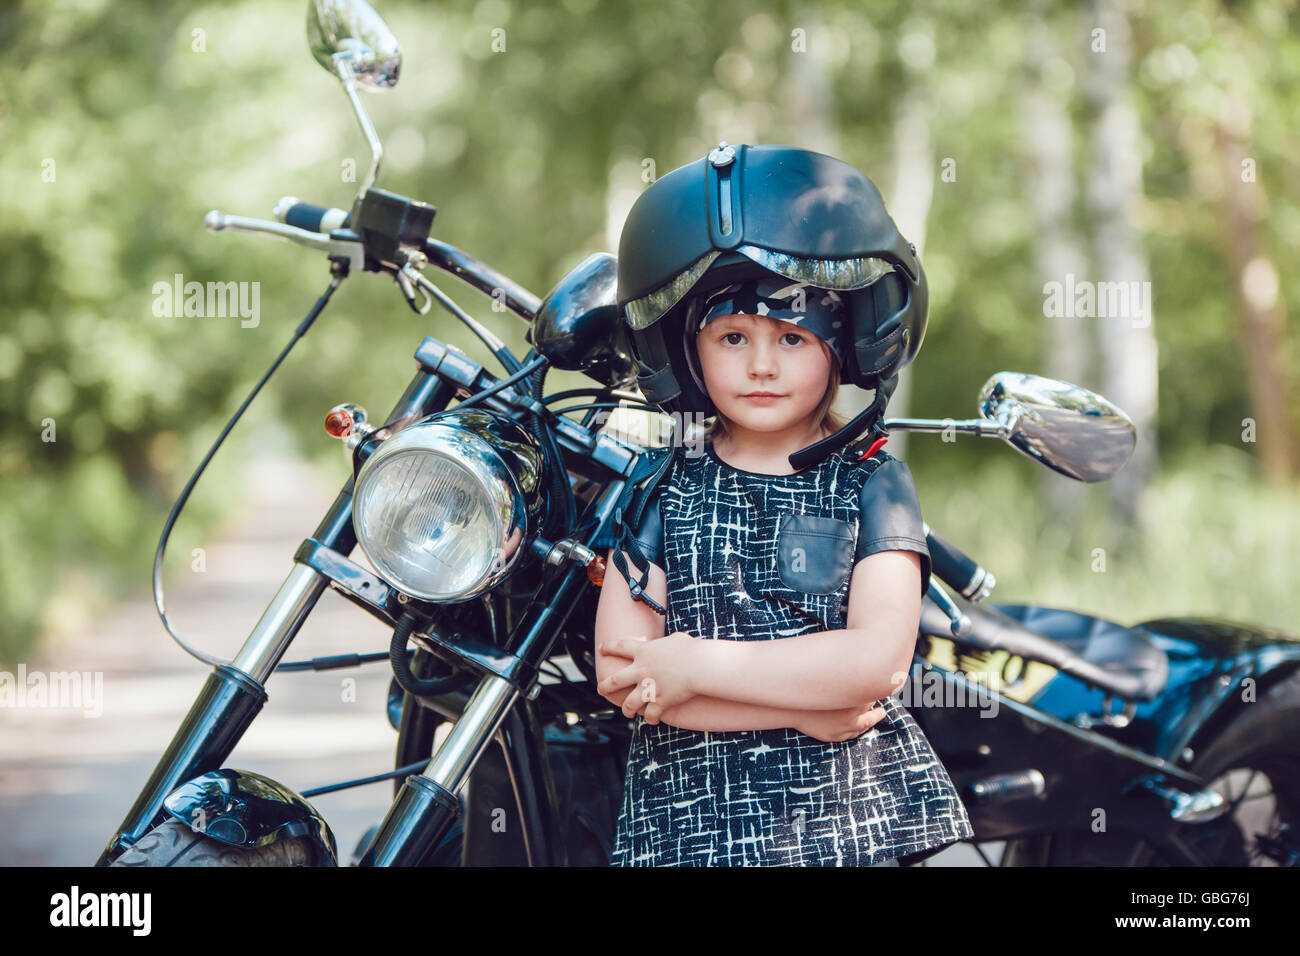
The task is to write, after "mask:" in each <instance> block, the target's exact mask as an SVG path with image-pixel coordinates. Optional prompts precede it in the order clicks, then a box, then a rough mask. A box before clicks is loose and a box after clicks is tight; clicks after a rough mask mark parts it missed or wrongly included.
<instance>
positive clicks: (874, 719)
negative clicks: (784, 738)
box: [794, 701, 885, 743]
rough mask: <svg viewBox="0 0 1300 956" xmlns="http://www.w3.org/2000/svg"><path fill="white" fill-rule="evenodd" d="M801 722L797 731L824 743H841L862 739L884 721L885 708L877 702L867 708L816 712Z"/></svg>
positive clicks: (811, 712)
mask: <svg viewBox="0 0 1300 956" xmlns="http://www.w3.org/2000/svg"><path fill="white" fill-rule="evenodd" d="M808 713H809V716H808V717H807V718H806V719H804V720H800V721H799V723H798V725H796V726H795V728H794V729H795V730H797V731H799V733H801V734H807V735H808V736H809V737H813V738H815V739H817V740H820V741H823V742H824V743H839V742H840V741H844V740H852V739H853V738H855V737H860V736H862V735H863V734H865V733H866V732H867V731H868V730H870V729H871V728H872V727H874V726H875V725H876V724H877V723H878V722H879V721H881V720H882V719H884V716H885V708H884V707H883V706H881V704H880V703H879V702H877V701H873V702H872V703H870V704H867V705H866V706H865V707H846V708H844V709H842V710H814V711H809V712H808Z"/></svg>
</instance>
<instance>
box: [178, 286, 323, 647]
mask: <svg viewBox="0 0 1300 956" xmlns="http://www.w3.org/2000/svg"><path fill="white" fill-rule="evenodd" d="M332 268H333V269H334V273H333V276H332V277H331V278H330V284H329V286H328V287H326V289H325V291H324V292H323V293H321V296H320V298H319V299H317V300H316V304H315V305H313V306H312V307H311V311H309V312H308V313H307V315H306V316H305V317H304V318H303V320H302V321H301V322H299V323H298V327H297V328H296V329H294V331H293V337H292V338H291V339H289V343H288V344H287V345H286V346H285V347H284V348H283V349H281V350H280V354H279V355H277V356H276V358H275V361H274V362H272V363H271V367H270V368H268V369H267V370H266V374H264V375H263V376H262V378H261V379H260V380H259V381H258V383H257V384H256V385H254V386H253V390H252V391H251V392H249V393H248V397H247V398H245V399H244V402H243V404H242V405H240V406H239V409H238V410H237V411H236V412H235V414H234V415H232V416H231V418H230V421H228V422H226V427H225V428H223V429H222V430H221V434H220V435H218V436H217V440H216V441H215V442H213V443H212V447H211V448H209V449H208V453H207V454H206V455H205V456H204V457H203V461H202V462H200V463H199V467H198V468H197V469H195V471H194V474H192V475H190V480H189V481H188V482H187V483H186V485H185V488H184V490H182V491H181V495H180V497H179V498H177V499H176V503H175V504H174V505H172V510H171V514H169V515H168V516H167V523H166V524H165V525H163V531H162V537H161V538H159V539H158V549H157V550H156V551H155V552H154V556H153V603H154V607H155V608H157V609H158V616H159V617H160V618H162V622H163V627H165V628H166V629H167V633H168V634H170V635H171V637H172V640H174V641H175V642H176V643H177V644H179V645H180V646H181V649H182V650H184V651H185V653H187V654H189V655H190V656H191V657H194V658H197V659H198V660H201V661H203V663H205V664H209V665H211V666H213V667H217V666H219V665H222V664H230V663H232V662H231V661H223V660H218V659H217V658H215V657H209V656H208V655H207V654H204V653H203V652H202V651H198V650H195V649H194V648H192V647H190V646H189V645H188V644H186V643H185V642H184V641H182V640H181V637H180V635H179V634H177V633H176V632H175V631H174V630H172V624H171V621H169V620H167V610H166V608H165V602H164V601H163V585H162V564H163V555H164V554H166V552H167V539H168V538H170V537H171V533H172V527H173V526H174V525H175V524H176V519H177V518H179V517H180V514H181V511H182V509H184V507H185V503H186V502H187V501H189V500H190V493H191V492H193V491H194V486H195V485H197V484H198V483H199V478H200V476H202V474H203V471H204V469H206V468H207V467H208V462H210V461H212V456H213V455H215V454H216V453H217V449H218V448H220V447H221V443H222V442H223V441H225V440H226V436H227V435H229V434H230V431H231V429H232V428H234V427H235V423H236V422H237V421H239V419H240V417H241V416H242V415H243V414H244V412H245V411H247V410H248V406H249V405H251V404H253V399H255V398H256V397H257V394H258V392H260V391H261V390H262V386H263V385H265V384H266V383H267V380H268V379H270V377H271V376H272V375H274V374H275V370H276V369H278V368H279V367H280V363H281V362H283V361H284V360H285V357H286V356H287V355H288V354H289V352H290V351H291V350H292V349H293V347H294V346H295V345H297V344H298V340H299V339H301V338H302V337H303V336H304V335H305V334H306V333H307V330H308V329H310V328H311V327H312V324H313V323H315V321H316V317H317V316H319V315H320V314H321V312H323V311H324V310H325V306H326V305H327V304H328V303H329V300H330V296H332V295H333V294H334V290H335V289H337V288H338V287H339V285H340V284H341V283H342V282H343V280H344V279H345V278H346V277H347V269H346V265H338V264H335V265H334V266H333V267H332Z"/></svg>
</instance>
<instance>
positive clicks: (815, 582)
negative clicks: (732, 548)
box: [776, 514, 855, 594]
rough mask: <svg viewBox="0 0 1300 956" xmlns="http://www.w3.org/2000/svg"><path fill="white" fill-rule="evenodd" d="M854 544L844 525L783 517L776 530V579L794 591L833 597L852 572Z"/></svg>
mask: <svg viewBox="0 0 1300 956" xmlns="http://www.w3.org/2000/svg"><path fill="white" fill-rule="evenodd" d="M854 543H855V542H854V536H853V528H852V527H851V526H850V525H849V523H848V522H847V521H841V520H840V519H838V518H827V517H823V516H821V515H801V514H783V515H782V516H781V523H780V526H779V528H778V530H777V545H776V574H777V577H778V578H779V579H780V581H781V583H782V584H784V585H785V586H786V587H788V588H793V589H794V590H796V591H804V592H806V593H808V594H833V593H835V592H836V591H838V590H839V589H840V586H841V585H842V584H844V582H845V581H847V580H848V578H849V575H850V574H851V573H852V571H853V550H854Z"/></svg>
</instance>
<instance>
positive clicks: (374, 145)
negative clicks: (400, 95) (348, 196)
mask: <svg viewBox="0 0 1300 956" xmlns="http://www.w3.org/2000/svg"><path fill="white" fill-rule="evenodd" d="M334 62H335V63H336V64H337V66H338V73H339V79H340V80H341V81H342V83H343V89H344V90H345V91H346V92H347V94H348V102H350V103H351V104H352V112H353V113H355V114H356V117H357V122H358V123H360V124H361V132H362V133H363V134H364V135H365V137H366V143H367V144H368V145H369V146H370V171H369V172H368V173H366V178H365V179H364V180H363V181H362V183H361V189H360V190H359V192H358V193H357V195H358V196H364V195H365V194H366V193H367V192H368V191H369V189H370V187H371V186H373V185H374V184H375V178H376V177H377V176H378V175H379V161H380V160H381V159H383V158H384V147H383V145H382V144H381V143H380V142H379V134H378V133H376V132H375V125H374V124H373V123H372V122H370V114H369V113H367V112H366V108H365V107H364V106H362V105H361V97H360V96H358V95H357V93H358V91H357V80H356V76H355V75H353V73H352V65H351V64H350V63H348V61H347V59H346V54H337V55H336V56H335V58H334Z"/></svg>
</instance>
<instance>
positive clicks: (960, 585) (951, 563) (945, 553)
mask: <svg viewBox="0 0 1300 956" xmlns="http://www.w3.org/2000/svg"><path fill="white" fill-rule="evenodd" d="M925 543H926V545H927V546H928V547H929V549H930V562H931V571H932V572H933V573H934V575H935V577H937V578H939V580H941V581H943V582H944V583H945V584H947V585H949V586H951V587H953V588H955V589H956V590H957V592H958V593H959V594H961V596H962V597H964V598H965V599H966V600H968V601H970V600H974V598H975V596H976V595H977V594H979V592H980V590H981V589H982V588H984V587H985V586H989V587H991V586H992V584H993V575H991V574H989V573H988V572H987V571H986V570H984V568H982V567H980V565H979V563H978V562H977V561H975V559H974V558H971V557H969V556H968V555H966V554H964V553H962V551H960V550H959V549H958V548H956V547H955V546H954V545H953V544H952V543H951V542H948V541H945V540H944V539H943V538H941V537H940V536H939V535H938V534H936V533H935V532H934V531H933V530H932V529H931V528H930V526H929V525H926V528H925Z"/></svg>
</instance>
